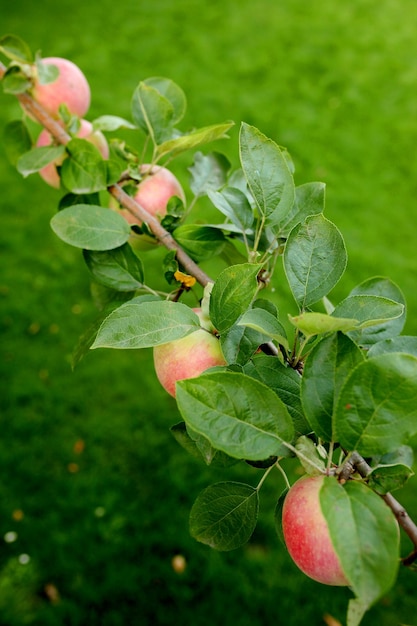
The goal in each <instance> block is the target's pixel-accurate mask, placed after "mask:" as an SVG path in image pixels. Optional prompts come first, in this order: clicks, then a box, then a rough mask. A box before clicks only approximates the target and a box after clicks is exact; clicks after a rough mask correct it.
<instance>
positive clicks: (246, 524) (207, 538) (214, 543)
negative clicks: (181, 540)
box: [190, 481, 259, 551]
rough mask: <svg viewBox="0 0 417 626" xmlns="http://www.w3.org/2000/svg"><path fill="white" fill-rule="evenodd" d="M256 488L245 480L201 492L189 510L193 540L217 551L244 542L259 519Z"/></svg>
mask: <svg viewBox="0 0 417 626" xmlns="http://www.w3.org/2000/svg"><path fill="white" fill-rule="evenodd" d="M258 510H259V496H258V491H257V490H256V489H255V488H254V487H251V486H250V485H246V484H244V483H236V482H231V481H227V482H221V483H216V484H214V485H210V486H209V487H207V488H206V489H204V491H202V492H201V493H200V495H199V496H198V498H197V499H196V501H195V502H194V505H193V507H192V509H191V513H190V533H191V535H192V537H194V539H196V540H197V541H200V542H201V543H204V544H206V545H209V546H210V547H211V548H214V549H216V550H222V551H227V550H235V549H236V548H239V547H240V546H242V545H244V544H245V543H246V542H247V541H248V540H249V539H250V537H251V535H252V533H253V531H254V530H255V526H256V522H257V520H258Z"/></svg>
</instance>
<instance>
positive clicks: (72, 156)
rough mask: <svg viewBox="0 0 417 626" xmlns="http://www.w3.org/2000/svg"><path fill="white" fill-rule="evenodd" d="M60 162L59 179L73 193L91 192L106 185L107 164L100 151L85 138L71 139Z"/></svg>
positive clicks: (104, 187) (100, 189) (102, 188)
mask: <svg viewBox="0 0 417 626" xmlns="http://www.w3.org/2000/svg"><path fill="white" fill-rule="evenodd" d="M66 149H67V152H68V155H69V158H68V159H65V161H64V162H63V164H62V167H61V179H62V183H63V184H64V186H65V187H66V188H67V189H68V190H69V191H72V192H73V193H77V194H81V193H93V192H94V191H102V190H104V189H106V187H107V164H106V161H105V160H104V159H103V157H102V155H101V154H100V151H99V150H98V148H96V146H93V144H91V143H90V142H89V141H87V140H86V139H71V141H70V142H69V143H68V144H67V145H66Z"/></svg>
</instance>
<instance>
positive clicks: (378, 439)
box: [333, 353, 417, 456]
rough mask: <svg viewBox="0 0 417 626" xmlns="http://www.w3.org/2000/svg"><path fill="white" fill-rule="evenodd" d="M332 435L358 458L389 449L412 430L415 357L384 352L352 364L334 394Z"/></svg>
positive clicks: (415, 429) (416, 424)
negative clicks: (354, 364) (342, 382)
mask: <svg viewBox="0 0 417 626" xmlns="http://www.w3.org/2000/svg"><path fill="white" fill-rule="evenodd" d="M333 428H334V430H335V439H336V440H337V441H339V442H340V444H341V445H342V446H343V447H344V448H346V449H347V450H357V451H358V452H359V454H361V455H363V456H373V455H377V454H385V453H386V452H391V451H392V450H394V449H395V448H397V447H398V446H401V445H402V444H407V442H408V440H409V438H410V437H412V436H413V435H414V434H415V433H417V358H416V357H414V356H411V355H408V354H401V353H387V354H382V355H380V356H376V357H373V358H370V359H368V360H366V361H364V362H362V363H360V364H359V365H357V366H356V367H355V368H354V369H353V370H352V372H351V374H350V376H349V378H348V379H347V381H346V382H345V384H344V386H343V387H342V390H341V392H340V396H339V401H338V404H337V407H336V411H335V414H334V422H333Z"/></svg>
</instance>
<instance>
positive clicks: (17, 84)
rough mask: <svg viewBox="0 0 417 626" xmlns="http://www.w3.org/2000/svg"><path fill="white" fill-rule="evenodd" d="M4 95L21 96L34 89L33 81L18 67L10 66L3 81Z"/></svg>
mask: <svg viewBox="0 0 417 626" xmlns="http://www.w3.org/2000/svg"><path fill="white" fill-rule="evenodd" d="M1 84H2V87H3V91H4V93H8V94H12V95H15V96H17V95H19V94H21V93H24V92H25V91H28V90H29V89H30V88H31V87H32V81H31V79H30V78H29V77H28V76H27V75H26V74H25V72H23V71H22V69H21V68H20V67H19V66H17V65H12V66H10V67H9V68H8V69H7V70H6V73H5V74H4V75H3V78H2V79H1Z"/></svg>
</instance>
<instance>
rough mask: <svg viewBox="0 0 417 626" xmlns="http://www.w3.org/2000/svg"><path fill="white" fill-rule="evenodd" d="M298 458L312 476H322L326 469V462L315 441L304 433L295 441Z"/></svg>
mask: <svg viewBox="0 0 417 626" xmlns="http://www.w3.org/2000/svg"><path fill="white" fill-rule="evenodd" d="M295 449H296V450H297V453H298V460H299V461H300V463H301V465H302V466H303V467H304V469H305V471H306V473H307V474H309V475H310V476H320V475H321V474H323V473H324V472H325V470H326V464H325V462H324V460H323V458H322V457H321V456H320V454H319V451H318V449H317V446H316V444H315V443H314V441H312V440H311V439H309V437H306V436H305V435H303V436H302V437H299V438H298V439H297V441H296V442H295Z"/></svg>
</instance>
